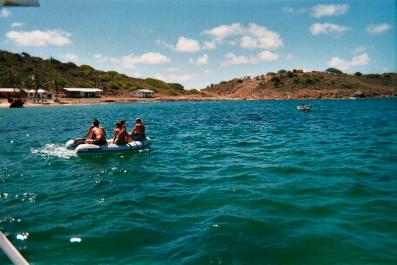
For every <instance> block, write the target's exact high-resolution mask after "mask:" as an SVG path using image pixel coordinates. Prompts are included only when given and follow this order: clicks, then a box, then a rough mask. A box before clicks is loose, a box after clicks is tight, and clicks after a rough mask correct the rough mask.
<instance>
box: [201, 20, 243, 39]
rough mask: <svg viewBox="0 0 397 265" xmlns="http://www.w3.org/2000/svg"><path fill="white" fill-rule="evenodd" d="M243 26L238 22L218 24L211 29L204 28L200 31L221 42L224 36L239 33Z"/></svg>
mask: <svg viewBox="0 0 397 265" xmlns="http://www.w3.org/2000/svg"><path fill="white" fill-rule="evenodd" d="M242 32H243V28H242V27H241V25H240V23H233V24H230V25H220V26H217V27H215V28H212V29H208V30H204V31H203V32H202V33H203V34H206V35H210V36H211V37H213V38H214V39H215V40H216V41H217V42H222V41H223V40H224V39H225V38H227V37H229V36H235V35H241V34H242Z"/></svg>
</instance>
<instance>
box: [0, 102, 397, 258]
mask: <svg viewBox="0 0 397 265" xmlns="http://www.w3.org/2000/svg"><path fill="white" fill-rule="evenodd" d="M300 103H301V102H299V101H221V102H174V103H142V104H108V105H93V106H89V105H87V106H54V107H36V108H24V109H0V229H1V230H2V231H4V233H5V234H7V236H8V237H9V238H10V240H11V241H12V242H13V243H14V244H15V245H16V246H17V248H18V249H19V250H20V251H21V253H22V254H23V255H24V256H25V257H26V258H27V260H28V261H29V262H31V263H32V264H396V263H397V251H396V249H397V227H396V226H397V157H396V154H397V152H396V151H397V141H396V136H397V100H395V99H386V100H385V99H384V100H382V99H379V100H355V101H354V100H328V101H325V100H324V101H321V100H319V101H310V104H312V105H313V111H312V112H310V113H303V112H299V111H297V110H296V105H297V104H300ZM137 116H140V117H141V118H142V119H143V121H144V123H145V124H146V127H147V131H148V135H149V136H150V137H151V138H152V140H153V142H152V146H151V148H150V150H145V151H141V152H137V153H131V154H125V153H124V154H107V155H102V156H96V157H75V156H74V155H73V153H71V152H68V151H66V150H65V149H64V148H63V144H64V143H65V142H66V141H67V140H68V139H71V138H75V137H78V136H81V135H83V134H84V132H85V130H86V128H87V127H88V126H89V125H90V121H91V120H92V118H93V117H98V119H100V120H101V121H102V122H103V124H104V125H105V127H106V129H107V131H108V133H109V134H110V133H111V131H112V125H113V124H114V122H115V120H116V119H118V118H126V119H127V122H128V127H129V128H131V125H132V122H133V120H134V118H135V117H137ZM72 238H80V239H81V242H79V243H78V242H75V243H72V242H71V241H70V240H71V239H72ZM0 264H9V261H8V260H7V258H6V257H5V255H4V253H0Z"/></svg>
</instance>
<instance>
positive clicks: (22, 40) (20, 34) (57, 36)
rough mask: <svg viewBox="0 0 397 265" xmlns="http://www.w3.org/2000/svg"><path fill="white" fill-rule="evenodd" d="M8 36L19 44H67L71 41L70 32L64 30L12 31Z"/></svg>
mask: <svg viewBox="0 0 397 265" xmlns="http://www.w3.org/2000/svg"><path fill="white" fill-rule="evenodd" d="M6 36H7V38H8V39H9V40H11V41H13V42H14V43H15V44H16V45H18V46H30V47H45V46H49V45H53V46H65V45H68V44H70V43H71V40H70V33H68V32H65V31H63V30H47V31H40V30H34V31H10V32H7V34H6Z"/></svg>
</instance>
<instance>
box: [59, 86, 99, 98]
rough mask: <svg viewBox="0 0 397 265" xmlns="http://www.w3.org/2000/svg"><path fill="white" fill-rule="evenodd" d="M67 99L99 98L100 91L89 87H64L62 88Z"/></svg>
mask: <svg viewBox="0 0 397 265" xmlns="http://www.w3.org/2000/svg"><path fill="white" fill-rule="evenodd" d="M64 90H65V92H66V96H67V97H68V98H99V97H100V93H102V89H99V88H95V87H91V88H82V87H66V88H64Z"/></svg>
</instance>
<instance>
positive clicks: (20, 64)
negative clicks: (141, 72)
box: [0, 50, 185, 96]
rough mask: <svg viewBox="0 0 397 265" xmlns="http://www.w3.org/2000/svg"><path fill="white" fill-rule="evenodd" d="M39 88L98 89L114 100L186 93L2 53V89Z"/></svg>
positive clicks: (52, 61) (176, 87) (172, 87)
mask: <svg viewBox="0 0 397 265" xmlns="http://www.w3.org/2000/svg"><path fill="white" fill-rule="evenodd" d="M33 76H34V77H35V78H34V79H33V78H32V77H33ZM38 85H39V86H41V87H43V88H45V89H47V90H49V91H52V92H56V91H57V90H58V91H59V90H60V89H61V88H63V87H97V88H100V89H103V91H104V95H113V96H117V95H120V96H121V95H126V94H128V93H129V92H130V91H134V90H137V89H151V90H153V91H155V92H157V93H159V94H163V95H179V94H182V93H184V91H185V90H184V88H183V86H182V85H181V84H177V83H166V82H164V81H161V80H157V79H154V78H147V79H140V78H133V77H129V76H127V75H125V74H120V73H118V72H116V71H101V70H96V69H94V68H92V67H91V66H89V65H80V66H77V65H76V64H74V63H71V62H69V63H62V62H60V61H58V60H56V59H54V58H50V59H42V58H40V57H34V56H31V55H29V54H28V53H25V52H23V53H21V54H18V53H11V52H7V51H1V50H0V87H23V88H35V87H36V86H38Z"/></svg>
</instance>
